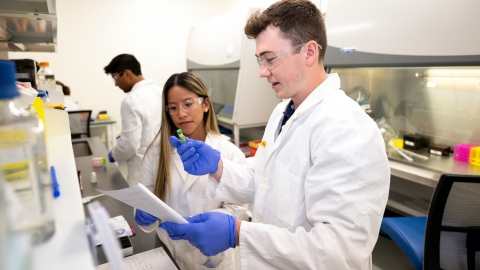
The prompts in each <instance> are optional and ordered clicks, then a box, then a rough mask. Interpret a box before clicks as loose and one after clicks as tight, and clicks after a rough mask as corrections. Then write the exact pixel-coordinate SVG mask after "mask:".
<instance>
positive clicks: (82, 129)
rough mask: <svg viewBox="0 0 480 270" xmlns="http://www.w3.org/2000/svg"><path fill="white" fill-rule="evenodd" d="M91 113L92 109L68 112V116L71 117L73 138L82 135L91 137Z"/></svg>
mask: <svg viewBox="0 0 480 270" xmlns="http://www.w3.org/2000/svg"><path fill="white" fill-rule="evenodd" d="M91 115H92V111H91V110H81V111H69V112H68V118H69V119H70V133H71V134H72V139H78V138H81V137H82V135H85V136H86V137H90V117H91Z"/></svg>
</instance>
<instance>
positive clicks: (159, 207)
mask: <svg viewBox="0 0 480 270" xmlns="http://www.w3.org/2000/svg"><path fill="white" fill-rule="evenodd" d="M97 190H98V191H100V192H102V193H104V194H106V195H108V196H110V197H112V198H114V199H117V200H119V201H121V202H123V203H125V204H128V205H130V206H132V207H135V208H138V209H141V210H142V211H144V212H147V213H149V214H150V215H153V216H155V217H158V218H159V219H161V220H162V221H169V222H175V223H180V224H186V223H188V222H187V221H186V220H185V219H184V218H183V217H182V216H181V215H180V214H178V213H177V212H176V211H175V210H173V209H172V208H170V206H168V205H167V204H165V203H164V202H163V201H162V200H160V199H159V198H158V197H157V196H155V194H153V193H152V192H150V190H148V188H146V187H145V186H144V185H142V184H138V185H136V186H134V187H129V188H124V189H119V190H109V191H106V190H99V189H97Z"/></svg>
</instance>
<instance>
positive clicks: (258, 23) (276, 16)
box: [245, 0, 327, 62]
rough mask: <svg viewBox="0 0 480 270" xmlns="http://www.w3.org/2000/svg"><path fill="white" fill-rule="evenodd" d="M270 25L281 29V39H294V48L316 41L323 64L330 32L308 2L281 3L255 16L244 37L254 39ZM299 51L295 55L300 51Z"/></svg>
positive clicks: (287, 0) (316, 9)
mask: <svg viewBox="0 0 480 270" xmlns="http://www.w3.org/2000/svg"><path fill="white" fill-rule="evenodd" d="M269 25H273V26H276V27H278V28H280V31H281V33H282V37H283V38H285V39H288V40H291V42H292V46H297V45H300V44H304V43H306V42H308V41H311V40H313V41H316V42H317V43H318V44H319V45H320V46H321V47H322V49H321V50H320V52H319V54H320V56H319V58H318V61H319V62H321V61H322V59H323V58H324V56H325V51H326V49H327V31H326V28H325V22H324V20H323V16H322V13H321V12H320V10H319V9H318V8H317V7H316V6H315V4H313V3H312V2H310V1H308V0H282V1H278V2H276V3H274V4H272V5H271V6H270V7H269V8H267V9H266V10H265V11H263V12H260V11H256V12H255V13H253V14H252V15H251V16H250V18H249V19H248V21H247V24H246V25H245V34H246V35H247V37H248V38H252V39H255V38H257V36H258V35H259V34H260V33H261V32H262V31H263V30H265V29H267V27H268V26H269ZM299 51H300V48H298V49H297V51H296V52H299Z"/></svg>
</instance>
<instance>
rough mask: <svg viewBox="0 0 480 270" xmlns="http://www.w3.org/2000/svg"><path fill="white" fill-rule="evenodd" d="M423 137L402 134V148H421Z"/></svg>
mask: <svg viewBox="0 0 480 270" xmlns="http://www.w3.org/2000/svg"><path fill="white" fill-rule="evenodd" d="M422 144H423V137H422V136H420V135H415V134H405V135H403V149H411V150H418V149H420V148H422Z"/></svg>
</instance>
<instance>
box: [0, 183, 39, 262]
mask: <svg viewBox="0 0 480 270" xmlns="http://www.w3.org/2000/svg"><path fill="white" fill-rule="evenodd" d="M8 191H9V190H8V186H7V185H6V183H5V180H4V179H3V178H2V175H0V239H1V241H0V269H2V270H3V269H15V270H28V269H31V266H32V263H31V261H32V259H31V251H32V245H31V237H32V236H31V235H30V234H28V233H16V232H14V231H13V230H12V229H11V224H12V222H11V219H10V212H11V211H12V210H14V209H15V207H16V206H15V205H13V204H12V202H11V201H10V202H9V201H8V199H7V197H10V198H11V197H12V196H15V195H14V194H13V192H12V191H10V192H8Z"/></svg>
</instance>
